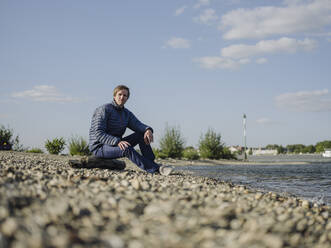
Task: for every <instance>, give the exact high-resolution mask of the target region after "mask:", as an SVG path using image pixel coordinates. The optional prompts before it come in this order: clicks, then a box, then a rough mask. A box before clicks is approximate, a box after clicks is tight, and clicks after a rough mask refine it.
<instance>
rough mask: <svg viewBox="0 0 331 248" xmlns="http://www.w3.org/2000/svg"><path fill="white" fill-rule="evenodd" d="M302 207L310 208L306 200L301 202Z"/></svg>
mask: <svg viewBox="0 0 331 248" xmlns="http://www.w3.org/2000/svg"><path fill="white" fill-rule="evenodd" d="M302 207H303V208H306V209H308V208H309V207H310V204H309V201H307V200H304V201H302Z"/></svg>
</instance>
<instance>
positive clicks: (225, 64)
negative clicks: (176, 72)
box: [193, 56, 249, 69]
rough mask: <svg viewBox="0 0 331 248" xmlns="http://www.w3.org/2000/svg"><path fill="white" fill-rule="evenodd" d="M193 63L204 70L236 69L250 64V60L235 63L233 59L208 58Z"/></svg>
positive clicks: (196, 59)
mask: <svg viewBox="0 0 331 248" xmlns="http://www.w3.org/2000/svg"><path fill="white" fill-rule="evenodd" d="M193 62H196V63H198V64H199V65H200V66H201V67H202V68H206V69H235V68H237V67H239V65H240V64H244V63H248V62H249V61H248V60H242V61H235V60H233V59H228V58H222V57H219V56H210V57H208V56H206V57H200V58H195V59H194V60H193Z"/></svg>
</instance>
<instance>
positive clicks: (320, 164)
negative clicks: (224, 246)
mask: <svg viewBox="0 0 331 248" xmlns="http://www.w3.org/2000/svg"><path fill="white" fill-rule="evenodd" d="M248 160H249V161H255V162H260V163H264V162H265V163H266V164H259V165H216V166H197V165H194V166H186V167H183V168H182V169H185V170H190V171H192V172H193V173H194V174H195V175H198V176H205V177H210V178H215V179H218V180H221V181H225V182H232V183H234V184H240V185H247V186H249V187H250V188H255V189H259V190H262V191H267V192H268V191H273V192H277V193H280V194H284V193H285V194H289V195H295V196H297V197H299V198H302V199H307V200H310V201H313V202H317V203H318V204H327V205H330V206H331V158H323V157H322V156H321V155H277V156H249V157H248ZM295 161H299V162H309V164H290V163H288V162H295ZM270 162H276V163H275V164H270ZM267 163H268V164H267Z"/></svg>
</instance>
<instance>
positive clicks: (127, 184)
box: [121, 180, 129, 187]
mask: <svg viewBox="0 0 331 248" xmlns="http://www.w3.org/2000/svg"><path fill="white" fill-rule="evenodd" d="M121 185H122V186H124V187H128V186H129V182H128V181H127V180H123V181H121Z"/></svg>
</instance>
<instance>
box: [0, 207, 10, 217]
mask: <svg viewBox="0 0 331 248" xmlns="http://www.w3.org/2000/svg"><path fill="white" fill-rule="evenodd" d="M7 217H8V210H7V208H5V207H2V206H0V220H3V219H5V218H7Z"/></svg>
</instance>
